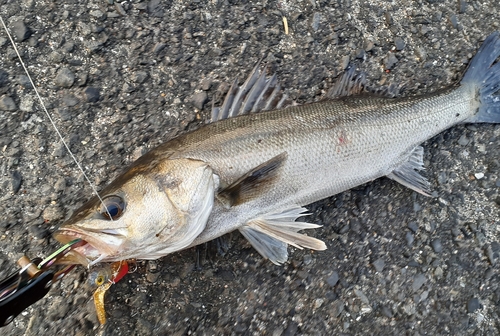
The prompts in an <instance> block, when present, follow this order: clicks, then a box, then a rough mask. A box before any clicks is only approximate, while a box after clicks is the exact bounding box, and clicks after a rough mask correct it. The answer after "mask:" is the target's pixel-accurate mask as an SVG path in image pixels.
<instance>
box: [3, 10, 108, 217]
mask: <svg viewBox="0 0 500 336" xmlns="http://www.w3.org/2000/svg"><path fill="white" fill-rule="evenodd" d="M0 21H2V26H3V28H4V30H5V33H6V34H7V36H8V37H9V40H10V43H11V44H12V47H13V48H14V51H15V52H16V55H17V58H18V59H19V62H21V65H22V67H23V69H24V72H25V73H26V76H28V79H29V81H30V83H31V86H32V87H33V90H34V91H35V94H36V96H37V98H38V101H39V102H40V105H41V106H42V109H43V111H44V112H45V115H46V116H47V118H48V119H49V121H50V123H51V124H52V127H53V128H54V129H55V131H56V133H57V135H58V136H59V139H61V142H62V143H63V145H64V147H66V150H67V151H68V153H69V155H70V156H71V158H72V159H73V161H74V162H75V163H76V165H77V166H78V169H80V171H81V172H82V174H83V176H84V177H85V180H87V182H88V183H89V185H90V188H92V191H93V193H94V194H95V195H96V196H97V198H98V199H99V201H100V202H101V204H102V205H103V206H104V209H106V212H107V213H108V215H109V219H110V220H111V221H113V218H112V216H111V214H110V213H109V210H108V207H106V204H104V201H103V200H102V198H101V196H100V195H99V193H98V192H97V189H96V188H95V187H94V185H93V184H92V182H90V179H89V177H88V176H87V174H85V171H84V170H83V167H82V166H81V165H80V162H78V160H77V159H76V157H75V155H73V152H72V151H71V149H69V146H68V144H67V143H66V141H64V138H63V136H62V135H61V133H60V132H59V129H58V128H57V126H56V124H55V122H54V120H53V119H52V117H51V116H50V113H49V112H48V111H47V108H46V107H45V104H44V103H43V100H42V97H40V94H39V93H38V90H37V89H36V86H35V83H34V82H33V80H32V79H31V76H30V73H29V72H28V68H26V65H24V62H23V59H22V57H21V54H20V53H19V51H18V50H17V47H16V44H15V42H14V39H13V38H12V36H11V35H10V33H9V30H8V29H7V25H6V24H5V22H4V21H3V18H2V17H1V16H0Z"/></svg>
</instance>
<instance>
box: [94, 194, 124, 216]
mask: <svg viewBox="0 0 500 336" xmlns="http://www.w3.org/2000/svg"><path fill="white" fill-rule="evenodd" d="M102 202H103V203H104V204H102V205H101V209H100V211H99V212H100V213H101V215H102V216H103V217H104V218H106V219H110V220H111V219H112V220H116V219H118V218H120V217H121V216H122V214H123V212H124V211H125V202H124V201H123V199H122V198H121V197H119V196H116V195H111V196H106V197H104V198H103V199H102ZM105 206H106V207H105Z"/></svg>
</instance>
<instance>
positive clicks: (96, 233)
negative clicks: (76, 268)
mask: <svg viewBox="0 0 500 336" xmlns="http://www.w3.org/2000/svg"><path fill="white" fill-rule="evenodd" d="M53 237H54V239H56V240H57V241H58V242H60V243H61V244H67V243H69V242H70V241H72V240H74V239H77V238H80V239H82V240H83V241H85V242H86V244H85V245H83V246H81V247H77V248H75V249H73V250H72V251H71V252H73V253H71V252H70V253H69V254H68V255H67V258H63V259H62V262H63V263H72V262H74V263H75V264H84V262H83V259H82V256H83V258H85V259H86V260H87V261H93V260H95V259H99V260H101V261H105V260H107V259H108V258H110V257H113V256H115V255H117V254H119V251H120V250H121V247H122V245H123V243H124V242H125V241H126V237H125V236H124V235H122V234H121V233H119V232H118V231H117V230H92V229H88V228H80V227H77V226H73V225H72V226H65V227H61V228H59V229H58V230H57V231H56V232H54V234H53ZM87 264H88V262H87Z"/></svg>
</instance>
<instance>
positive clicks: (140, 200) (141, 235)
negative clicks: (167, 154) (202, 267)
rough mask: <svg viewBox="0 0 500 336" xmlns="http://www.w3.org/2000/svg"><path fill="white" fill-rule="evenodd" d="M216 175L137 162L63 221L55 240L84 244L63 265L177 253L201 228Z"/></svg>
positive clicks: (180, 165)
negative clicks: (98, 196)
mask: <svg viewBox="0 0 500 336" xmlns="http://www.w3.org/2000/svg"><path fill="white" fill-rule="evenodd" d="M216 184H217V181H216V177H215V175H214V174H213V172H212V169H211V168H210V167H209V166H208V165H207V164H206V163H204V162H202V161H197V160H190V159H174V160H169V159H166V160H155V159H153V158H152V157H151V156H149V157H148V155H146V156H144V157H142V158H141V159H139V160H138V161H137V162H136V163H135V164H134V165H133V166H132V167H131V168H130V169H129V170H128V171H126V172H125V173H124V174H122V175H121V176H119V177H118V178H117V179H116V180H115V181H113V182H112V183H111V184H110V185H109V186H107V187H106V188H105V189H104V190H103V191H102V192H101V193H100V195H101V199H102V201H103V202H102V203H101V201H100V200H99V199H98V198H97V197H93V198H92V199H91V200H90V201H88V202H87V203H86V204H84V205H83V206H82V207H81V208H80V209H78V210H77V211H76V212H75V213H74V214H73V216H72V217H71V218H70V219H69V220H68V221H67V222H66V223H64V224H63V225H62V226H61V227H60V228H59V229H58V230H57V231H56V232H55V233H54V237H55V239H56V240H58V241H59V242H61V243H63V244H65V243H67V242H69V241H71V240H73V239H75V238H81V239H82V240H84V241H86V242H87V244H85V245H84V246H81V247H78V248H76V249H74V251H72V252H74V253H71V254H69V255H68V256H67V257H66V258H65V259H66V260H64V262H65V263H78V264H89V263H90V264H94V263H97V262H99V261H107V262H110V261H120V260H125V259H156V258H159V257H161V256H164V255H166V254H168V253H171V252H174V251H178V250H181V249H183V248H185V247H187V246H189V245H190V243H191V242H192V241H193V240H194V239H195V238H196V236H198V235H199V234H200V233H201V232H202V231H203V229H204V228H205V225H206V222H207V220H208V216H209V214H210V212H211V210H212V206H213V201H214V192H215V190H216V187H217V186H216Z"/></svg>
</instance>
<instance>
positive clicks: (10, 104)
mask: <svg viewBox="0 0 500 336" xmlns="http://www.w3.org/2000/svg"><path fill="white" fill-rule="evenodd" d="M0 110H2V111H15V110H17V106H16V103H15V102H14V99H12V98H11V97H9V96H7V95H3V96H2V97H0Z"/></svg>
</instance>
